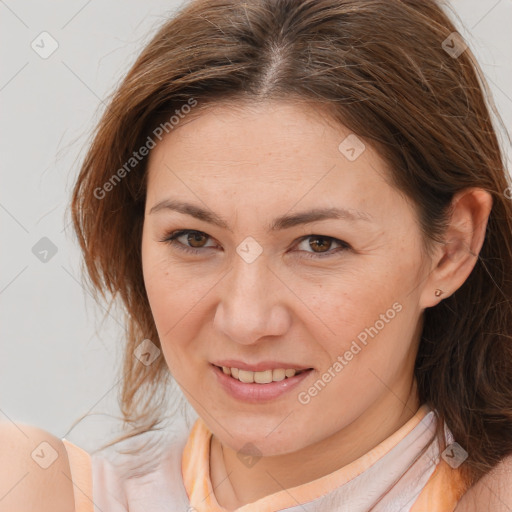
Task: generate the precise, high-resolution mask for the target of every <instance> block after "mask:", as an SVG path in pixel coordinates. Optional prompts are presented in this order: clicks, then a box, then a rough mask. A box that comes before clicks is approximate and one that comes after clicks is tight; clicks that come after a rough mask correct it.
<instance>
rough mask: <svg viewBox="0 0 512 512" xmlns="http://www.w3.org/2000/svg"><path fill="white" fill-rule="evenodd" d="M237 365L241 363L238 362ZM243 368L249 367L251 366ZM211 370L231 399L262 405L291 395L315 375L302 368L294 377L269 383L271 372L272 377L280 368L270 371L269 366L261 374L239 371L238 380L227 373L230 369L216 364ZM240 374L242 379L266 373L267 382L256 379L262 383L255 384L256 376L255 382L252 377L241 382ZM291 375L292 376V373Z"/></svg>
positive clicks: (311, 370) (310, 369)
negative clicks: (293, 390)
mask: <svg viewBox="0 0 512 512" xmlns="http://www.w3.org/2000/svg"><path fill="white" fill-rule="evenodd" d="M237 364H240V363H239V362H237ZM241 366H246V367H247V366H249V365H241ZM255 366H258V365H254V366H252V367H253V368H254V367H255ZM210 368H211V369H212V371H213V375H214V377H215V378H216V381H217V382H218V383H219V384H220V386H221V387H222V388H223V389H224V391H225V392H226V393H227V394H228V395H230V396H231V397H233V398H235V399H236V400H238V401H243V402H249V403H262V402H267V401H270V400H275V399H278V398H279V397H281V396H283V395H285V394H288V393H290V392H291V390H292V389H295V388H296V387H297V386H298V385H299V384H300V383H301V382H303V381H304V380H305V379H307V378H309V377H310V375H312V374H313V373H314V369H313V368H302V369H298V372H297V373H295V374H294V375H293V376H290V377H286V375H285V378H284V379H282V380H271V381H269V380H268V376H269V374H270V372H272V375H274V371H276V370H280V369H279V368H274V369H272V370H270V369H269V368H268V366H267V370H264V371H260V372H253V371H251V370H242V369H239V370H238V371H239V374H238V378H234V377H233V375H230V374H228V373H226V371H227V369H228V367H224V368H225V370H223V369H222V367H220V366H217V365H216V364H211V365H210ZM232 368H236V367H229V369H230V371H232ZM288 370H292V371H295V370H294V369H291V368H288ZM242 372H245V373H242ZM240 373H242V378H245V377H244V375H246V376H247V374H249V375H250V374H251V373H252V374H253V375H256V376H257V375H258V373H259V374H265V373H266V374H267V379H266V380H265V378H263V379H258V378H256V380H260V382H257V381H256V382H254V376H253V377H252V379H253V380H251V377H250V376H249V377H248V378H247V381H246V382H243V381H242V380H240ZM289 373H290V374H291V372H289ZM261 381H263V382H261Z"/></svg>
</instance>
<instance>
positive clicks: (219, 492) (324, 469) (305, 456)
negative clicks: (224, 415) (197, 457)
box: [210, 381, 420, 511]
mask: <svg viewBox="0 0 512 512" xmlns="http://www.w3.org/2000/svg"><path fill="white" fill-rule="evenodd" d="M419 406H420V404H419V400H418V395H417V388H416V382H415V381H413V385H412V387H411V390H410V394H409V396H408V398H407V399H406V401H405V403H404V402H402V401H400V400H399V399H398V398H397V396H396V395H395V394H394V393H393V392H392V391H389V392H388V393H387V394H386V395H384V396H383V397H380V398H379V400H378V401H376V403H375V404H374V405H373V406H372V407H370V408H369V409H367V410H366V411H365V412H364V413H363V414H362V415H361V416H359V417H358V418H357V419H356V420H355V421H354V422H352V423H351V424H350V425H348V426H346V427H345V428H343V429H342V430H340V431H338V432H336V433H335V434H333V435H332V436H330V437H328V438H325V439H323V440H322V441H320V442H318V443H315V444H312V445H309V446H306V447H304V448H302V449H300V450H297V451H295V452H292V453H286V454H283V455H275V456H269V457H265V456H263V457H261V459H259V460H258V462H257V463H256V464H255V465H254V466H251V467H247V466H246V465H244V464H243V463H242V461H241V460H240V459H239V458H238V456H237V452H236V451H235V450H232V449H231V448H230V447H229V446H227V445H222V444H221V443H220V441H219V440H218V439H217V438H216V437H215V436H212V440H211V450H210V473H211V474H210V478H211V482H212V487H213V488H214V489H215V497H216V499H217V502H218V503H219V505H220V506H221V507H223V508H225V509H226V510H228V511H232V510H236V509H237V508H239V507H241V506H243V505H246V504H247V503H252V502H254V501H256V500H258V499H260V498H263V497H265V496H269V495H270V494H274V493H276V492H279V491H281V490H283V489H289V488H291V487H295V486H298V485H302V484H305V483H307V482H310V481H312V480H315V479H317V478H321V477H322V476H325V475H328V474H330V473H332V472H333V471H336V470H337V469H340V468H342V467H344V466H346V465H347V464H350V463H351V462H353V461H354V460H356V459H358V458H359V457H361V456H362V455H364V454H365V453H367V452H368V451H370V450H372V449H373V448H375V447H376V446H377V445H378V444H380V443H381V442H382V441H384V440H385V439H386V438H388V437H389V436H390V435H392V434H393V433H394V432H396V431H397V430H398V429H399V428H400V427H402V426H403V425H404V424H405V423H407V421H409V420H410V419H411V418H412V417H413V416H414V415H415V414H416V412H417V410H418V408H419ZM290 468H294V469H293V471H290Z"/></svg>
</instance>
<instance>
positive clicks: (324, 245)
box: [299, 235, 350, 259]
mask: <svg viewBox="0 0 512 512" xmlns="http://www.w3.org/2000/svg"><path fill="white" fill-rule="evenodd" d="M308 240H309V241H308ZM333 243H334V244H338V245H339V246H340V247H336V248H334V249H331V247H332V244H333ZM301 244H302V245H303V247H304V250H300V251H299V252H303V253H305V254H304V257H306V258H317V259H318V258H328V257H330V256H334V254H336V253H339V252H343V251H345V250H347V249H349V248H350V245H349V244H347V243H346V242H343V241H342V240H338V239H336V238H333V237H332V236H323V235H308V236H305V237H303V238H302V241H301V242H300V244H299V247H300V245H301ZM308 248H309V249H311V250H312V251H311V250H309V251H308V250H307V249H308Z"/></svg>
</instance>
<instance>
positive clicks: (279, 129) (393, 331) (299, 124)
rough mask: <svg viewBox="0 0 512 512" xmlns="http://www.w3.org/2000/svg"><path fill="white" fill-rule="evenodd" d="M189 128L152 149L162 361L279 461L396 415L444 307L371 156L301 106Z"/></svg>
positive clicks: (151, 269)
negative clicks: (427, 317)
mask: <svg viewBox="0 0 512 512" xmlns="http://www.w3.org/2000/svg"><path fill="white" fill-rule="evenodd" d="M180 123H181V124H178V125H177V126H175V127H174V129H173V131H171V132H170V133H169V134H168V135H167V136H166V137H164V138H163V139H162V141H161V142H160V143H159V144H158V145H157V146H156V148H155V149H153V150H152V152H151V154H150V159H149V162H148V173H149V175H148V187H147V197H146V210H145V221H144V230H143V238H142V263H143V271H144V280H145V285H146V289H147V294H148V297H149V301H150V304H151V309H152V313H153V316H154V320H155V323H156V327H157V330H158V335H159V338H160V341H161V344H162V349H163V355H164V357H165V360H166V362H167V364H168V366H169V368H170V371H171V373H172V374H173V376H174V377H175V379H176V380H177V382H178V383H179V385H180V386H181V388H182V389H183V391H184V393H185V395H186V397H187V399H188V400H189V402H190V403H191V405H192V406H193V407H194V408H195V410H196V411H197V413H198V414H199V415H200V416H201V417H202V418H203V419H204V421H205V422H206V424H207V425H208V427H209V428H210V429H211V430H212V431H213V433H214V435H215V436H217V437H218V438H219V439H220V440H221V442H223V443H225V444H227V445H228V446H230V447H231V448H232V449H234V450H238V449H240V448H242V447H243V446H244V445H246V443H249V442H250V443H252V444H254V445H255V446H256V447H257V448H258V450H259V451H260V452H261V453H262V454H264V455H275V454H280V453H288V452H292V451H296V450H299V449H300V448H303V447H306V446H309V445H311V444H313V443H315V442H319V441H322V440H324V439H327V438H328V437H329V436H332V435H334V434H336V433H339V432H340V431H342V430H343V429H345V428H348V427H349V425H351V424H353V422H356V420H358V419H360V418H362V417H364V415H368V411H371V410H372V409H373V410H375V407H376V404H380V409H379V415H380V416H381V417H380V418H379V420H378V421H379V422H380V421H382V422H383V423H385V421H386V418H383V417H382V415H383V414H384V415H386V414H389V415H392V411H393V409H394V410H398V409H400V410H403V408H404V404H405V403H406V402H407V400H408V397H409V396H410V391H411V384H412V382H413V366H414V359H415V355H416V348H417V342H418V339H419V334H420V332H421V321H422V310H423V309H424V308H425V307H429V306H432V305H434V302H433V301H432V300H431V296H432V298H434V299H435V297H433V293H432V291H431V290H430V289H429V290H428V293H427V290H426V285H427V278H428V275H429V271H430V268H429V267H430V262H429V261H427V259H426V255H425V254H424V252H423V250H422V240H421V234H420V230H419V225H418V224H417V221H416V216H415V213H414V210H413V208H412V206H411V204H410V203H409V202H407V201H406V200H405V199H404V197H403V196H402V195H401V194H400V193H399V192H398V191H397V190H396V189H394V188H392V187H390V186H389V185H388V184H387V183H386V182H385V180H384V178H383V175H384V174H385V173H386V172H387V171H386V169H385V164H384V162H383V161H382V160H381V158H380V157H379V156H378V154H377V153H376V152H375V151H374V150H373V149H372V148H371V147H369V146H368V144H366V147H365V148H364V147H363V146H361V145H360V144H361V141H360V140H359V141H358V139H355V138H354V136H353V135H352V136H350V131H349V130H347V129H346V128H344V127H343V126H338V125H334V124H327V123H326V122H325V115H323V114H321V113H320V112H319V111H318V110H315V109H313V107H310V106H306V105H299V104H291V103H276V102H269V103H264V104H259V105H247V106H244V108H243V109H238V110H234V109H230V108H229V107H228V106H223V105H216V106H214V107H212V108H211V109H210V110H209V111H208V110H207V111H204V112H202V113H201V114H200V115H198V116H194V117H193V118H192V117H190V118H189V119H187V118H186V117H185V118H184V119H183V120H182V121H180ZM347 137H349V138H348V139H347ZM335 209H340V210H343V211H345V213H343V211H341V212H339V213H337V214H335V213H334V210H335ZM180 230H190V232H185V233H182V234H181V235H178V236H177V237H176V238H175V240H174V245H173V244H171V243H170V242H169V241H165V239H168V238H169V237H170V236H171V234H172V233H175V232H177V231H180ZM187 249H188V251H190V252H188V251H187ZM436 302H438V299H436ZM221 366H225V367H226V368H227V367H229V368H236V369H238V379H236V378H235V376H236V374H237V370H236V369H235V370H229V371H230V372H231V375H229V374H225V373H224V372H223V370H222V369H220V368H219V367H221ZM301 369H302V370H305V371H303V372H301V373H298V374H297V375H295V376H293V377H286V375H291V374H292V373H293V371H283V370H296V371H297V370H301ZM240 370H244V371H240ZM251 370H252V371H251ZM226 371H227V370H226ZM253 371H256V372H257V373H253ZM234 375H235V376H234ZM254 378H256V380H257V381H259V382H253V383H250V382H247V381H250V380H251V379H254ZM271 378H272V379H273V382H268V381H269V379H271ZM240 379H241V380H242V381H244V382H242V381H241V380H240ZM383 411H387V412H385V413H383ZM413 412H415V411H413ZM373 420H374V425H373V428H374V429H375V428H378V426H379V425H378V424H377V425H375V421H376V420H377V418H375V417H374V418H373Z"/></svg>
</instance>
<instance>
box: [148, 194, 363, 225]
mask: <svg viewBox="0 0 512 512" xmlns="http://www.w3.org/2000/svg"><path fill="white" fill-rule="evenodd" d="M165 210H171V211H176V212H179V213H183V214H185V215H190V216H192V217H195V218H196V219H199V220H202V221H204V222H208V223H209V224H213V225H215V226H218V227H220V228H224V229H227V230H229V231H232V230H231V228H230V227H229V225H228V223H227V222H226V221H225V220H224V219H223V218H222V217H220V216H219V215H217V214H216V213H214V212H212V211H210V210H206V209H204V208H202V207H200V206H197V205H193V204H190V203H186V202H183V201H177V200H171V199H165V200H163V201H160V202H159V203H157V204H155V205H154V206H153V207H152V208H151V210H150V211H149V215H151V214H153V213H157V212H160V211H165ZM326 219H338V220H346V221H351V222H357V221H365V222H371V221H372V217H371V215H370V214H369V213H367V212H363V211H360V210H354V209H350V210H348V209H346V208H315V209H312V210H308V211H303V212H299V213H295V214H291V215H283V216H281V217H277V218H276V219H274V221H273V222H272V224H271V225H270V227H269V231H279V230H283V229H289V228H292V227H295V226H298V225H301V224H308V223H311V222H316V221H321V220H326Z"/></svg>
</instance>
